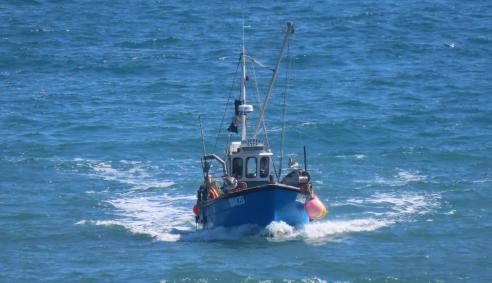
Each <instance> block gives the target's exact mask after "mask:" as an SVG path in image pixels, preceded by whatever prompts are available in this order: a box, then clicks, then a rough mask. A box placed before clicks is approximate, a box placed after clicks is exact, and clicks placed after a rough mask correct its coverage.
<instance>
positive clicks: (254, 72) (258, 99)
mask: <svg viewBox="0 0 492 283" xmlns="http://www.w3.org/2000/svg"><path fill="white" fill-rule="evenodd" d="M252 65H253V79H254V81H255V91H256V107H258V109H260V91H259V88H258V80H257V79H256V68H255V64H252ZM261 122H262V126H263V135H264V137H265V143H266V146H267V148H270V141H269V140H268V133H267V128H266V124H265V119H263V120H262V121H261ZM272 165H273V172H275V177H277V181H278V180H279V178H280V176H279V175H277V168H276V166H275V162H272Z"/></svg>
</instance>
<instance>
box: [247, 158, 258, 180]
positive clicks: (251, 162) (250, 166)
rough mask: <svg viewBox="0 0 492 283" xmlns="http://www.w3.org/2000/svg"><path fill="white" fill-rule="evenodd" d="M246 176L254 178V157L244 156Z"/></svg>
mask: <svg viewBox="0 0 492 283" xmlns="http://www.w3.org/2000/svg"><path fill="white" fill-rule="evenodd" d="M246 177H248V178H256V157H248V158H246Z"/></svg>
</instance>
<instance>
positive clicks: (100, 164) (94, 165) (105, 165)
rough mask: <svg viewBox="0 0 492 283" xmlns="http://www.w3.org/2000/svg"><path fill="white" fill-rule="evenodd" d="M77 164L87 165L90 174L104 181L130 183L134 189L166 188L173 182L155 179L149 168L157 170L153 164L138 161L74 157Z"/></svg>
mask: <svg viewBox="0 0 492 283" xmlns="http://www.w3.org/2000/svg"><path fill="white" fill-rule="evenodd" d="M74 161H76V162H77V164H78V165H79V166H82V167H88V168H90V169H91V170H92V171H93V172H92V173H91V175H93V176H95V177H98V178H102V179H104V180H106V181H114V182H119V183H123V184H128V185H131V186H132V187H133V188H135V189H147V188H167V187H170V186H172V185H174V182H171V181H164V180H158V179H156V178H155V177H154V176H153V174H152V173H151V172H149V170H151V169H153V170H157V171H158V170H159V168H156V167H155V166H149V165H148V164H143V163H142V162H139V161H127V160H121V161H119V162H109V161H98V160H90V159H82V158H75V159H74Z"/></svg>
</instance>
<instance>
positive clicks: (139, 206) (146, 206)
mask: <svg viewBox="0 0 492 283" xmlns="http://www.w3.org/2000/svg"><path fill="white" fill-rule="evenodd" d="M194 198H195V196H194V195H193V196H169V195H161V196H152V197H148V196H134V197H128V196H127V197H124V198H120V199H114V200H110V201H107V202H108V203H110V204H112V205H113V206H114V207H115V209H116V215H117V219H116V220H107V221H106V220H102V221H90V220H83V221H79V222H77V223H76V224H92V225H98V226H113V225H118V226H121V227H123V228H124V229H126V230H128V231H129V232H131V233H133V234H141V235H148V236H150V237H152V238H155V239H156V240H160V241H178V240H179V239H180V238H181V235H182V233H187V232H190V231H192V229H193V222H194V217H193V214H192V213H191V210H190V209H186V206H185V205H182V202H186V203H187V202H189V201H190V200H191V199H194ZM180 203H181V205H180Z"/></svg>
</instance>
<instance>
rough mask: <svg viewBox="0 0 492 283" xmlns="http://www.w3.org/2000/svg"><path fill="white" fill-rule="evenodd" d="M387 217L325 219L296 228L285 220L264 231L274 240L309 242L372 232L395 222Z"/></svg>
mask: <svg viewBox="0 0 492 283" xmlns="http://www.w3.org/2000/svg"><path fill="white" fill-rule="evenodd" d="M393 223H394V221H392V220H387V219H381V220H378V219H374V218H366V219H352V220H325V221H320V222H311V223H309V224H306V225H303V226H300V227H297V228H294V227H292V226H290V225H288V224H286V223H285V222H272V223H271V224H270V225H268V226H267V227H266V228H265V231H264V232H263V234H264V235H266V236H267V237H268V238H269V239H270V240H272V241H287V240H291V239H304V240H305V241H307V242H311V243H316V242H325V241H326V240H329V239H330V238H332V237H333V236H341V235H346V234H350V233H357V232H370V231H374V230H377V229H380V228H383V227H386V226H389V225H391V224H393Z"/></svg>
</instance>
